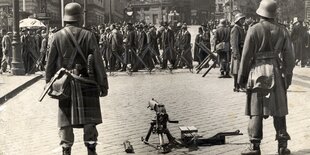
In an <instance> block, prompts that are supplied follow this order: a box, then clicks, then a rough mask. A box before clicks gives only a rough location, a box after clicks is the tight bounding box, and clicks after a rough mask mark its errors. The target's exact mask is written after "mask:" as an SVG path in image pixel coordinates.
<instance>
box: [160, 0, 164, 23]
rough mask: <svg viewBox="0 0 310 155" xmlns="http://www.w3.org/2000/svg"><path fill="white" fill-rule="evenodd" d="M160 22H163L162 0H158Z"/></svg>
mask: <svg viewBox="0 0 310 155" xmlns="http://www.w3.org/2000/svg"><path fill="white" fill-rule="evenodd" d="M160 19H161V21H160V22H164V13H163V0H160Z"/></svg>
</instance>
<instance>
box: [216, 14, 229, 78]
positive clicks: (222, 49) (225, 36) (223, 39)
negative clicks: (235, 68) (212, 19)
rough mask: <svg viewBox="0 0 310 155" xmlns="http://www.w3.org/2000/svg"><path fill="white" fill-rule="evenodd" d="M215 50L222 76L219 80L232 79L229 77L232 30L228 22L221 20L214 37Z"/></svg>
mask: <svg viewBox="0 0 310 155" xmlns="http://www.w3.org/2000/svg"><path fill="white" fill-rule="evenodd" d="M214 49H215V50H216V52H217V54H218V59H219V63H220V72H221V75H220V76H219V78H231V77H230V75H229V71H230V68H229V62H230V59H229V58H230V28H229V26H227V20H226V19H221V20H220V23H219V25H218V28H217V29H216V32H215V35H214Z"/></svg>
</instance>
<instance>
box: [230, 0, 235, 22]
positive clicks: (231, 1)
mask: <svg viewBox="0 0 310 155" xmlns="http://www.w3.org/2000/svg"><path fill="white" fill-rule="evenodd" d="M233 5H234V2H233V0H230V22H232V19H233V10H234V6H233Z"/></svg>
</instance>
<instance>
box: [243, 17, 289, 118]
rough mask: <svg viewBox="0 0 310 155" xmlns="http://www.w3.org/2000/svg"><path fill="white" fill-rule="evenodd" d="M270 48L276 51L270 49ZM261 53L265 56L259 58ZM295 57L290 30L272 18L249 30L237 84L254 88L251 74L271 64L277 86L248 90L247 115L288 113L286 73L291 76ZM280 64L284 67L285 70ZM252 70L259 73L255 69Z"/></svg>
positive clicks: (261, 70) (262, 70)
mask: <svg viewBox="0 0 310 155" xmlns="http://www.w3.org/2000/svg"><path fill="white" fill-rule="evenodd" d="M262 23H263V24H264V27H263V25H262ZM265 30H266V31H265ZM268 34H269V35H268ZM276 44H278V45H277V46H278V47H277V48H276V47H275V45H276ZM268 45H270V46H268ZM270 48H272V49H273V50H270ZM273 53H277V54H273ZM262 56H263V57H265V58H263V59H261V60H258V59H257V58H258V57H262ZM272 56H274V57H272ZM294 57H295V56H294V52H293V49H292V43H291V40H290V37H289V33H288V32H287V30H286V29H285V28H284V27H283V26H280V25H279V24H277V23H276V22H274V21H272V20H264V19H262V20H261V21H260V22H259V23H257V24H256V25H254V26H252V27H251V28H250V29H249V30H248V32H247V35H246V38H245V43H244V47H243V51H242V57H241V62H240V70H239V73H238V83H239V84H240V85H241V86H244V85H246V84H247V87H251V82H250V81H251V80H252V79H253V76H252V75H254V74H256V73H257V74H259V73H261V74H262V75H263V74H266V71H268V70H267V68H265V67H267V66H268V65H269V66H272V67H271V68H273V70H269V71H270V72H272V73H273V77H274V85H273V87H272V88H271V90H270V91H269V92H268V91H261V92H256V91H253V90H252V92H249V93H248V95H247V104H246V115H249V116H254V115H260V116H269V115H270V116H278V117H281V116H285V115H287V114H288V107H287V95H286V89H287V86H286V84H285V81H284V78H283V75H286V76H287V75H292V72H293V68H294V65H295V64H294V59H295V58H294ZM279 60H281V61H279ZM279 63H281V64H282V65H281V66H283V70H282V71H281V70H280V64H279ZM253 70H256V71H257V72H252V71H253ZM287 80H289V79H287ZM265 82H266V81H265Z"/></svg>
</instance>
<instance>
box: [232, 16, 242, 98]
mask: <svg viewBox="0 0 310 155" xmlns="http://www.w3.org/2000/svg"><path fill="white" fill-rule="evenodd" d="M244 21H245V15H243V14H242V13H238V14H236V16H235V25H234V27H233V28H232V29H231V32H230V45H231V49H232V59H231V73H232V75H233V76H234V91H235V92H238V91H239V89H240V87H239V85H238V83H237V79H238V71H239V65H240V60H241V56H242V49H243V44H244V38H245V31H244V29H243V27H242V26H243V24H244Z"/></svg>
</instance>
